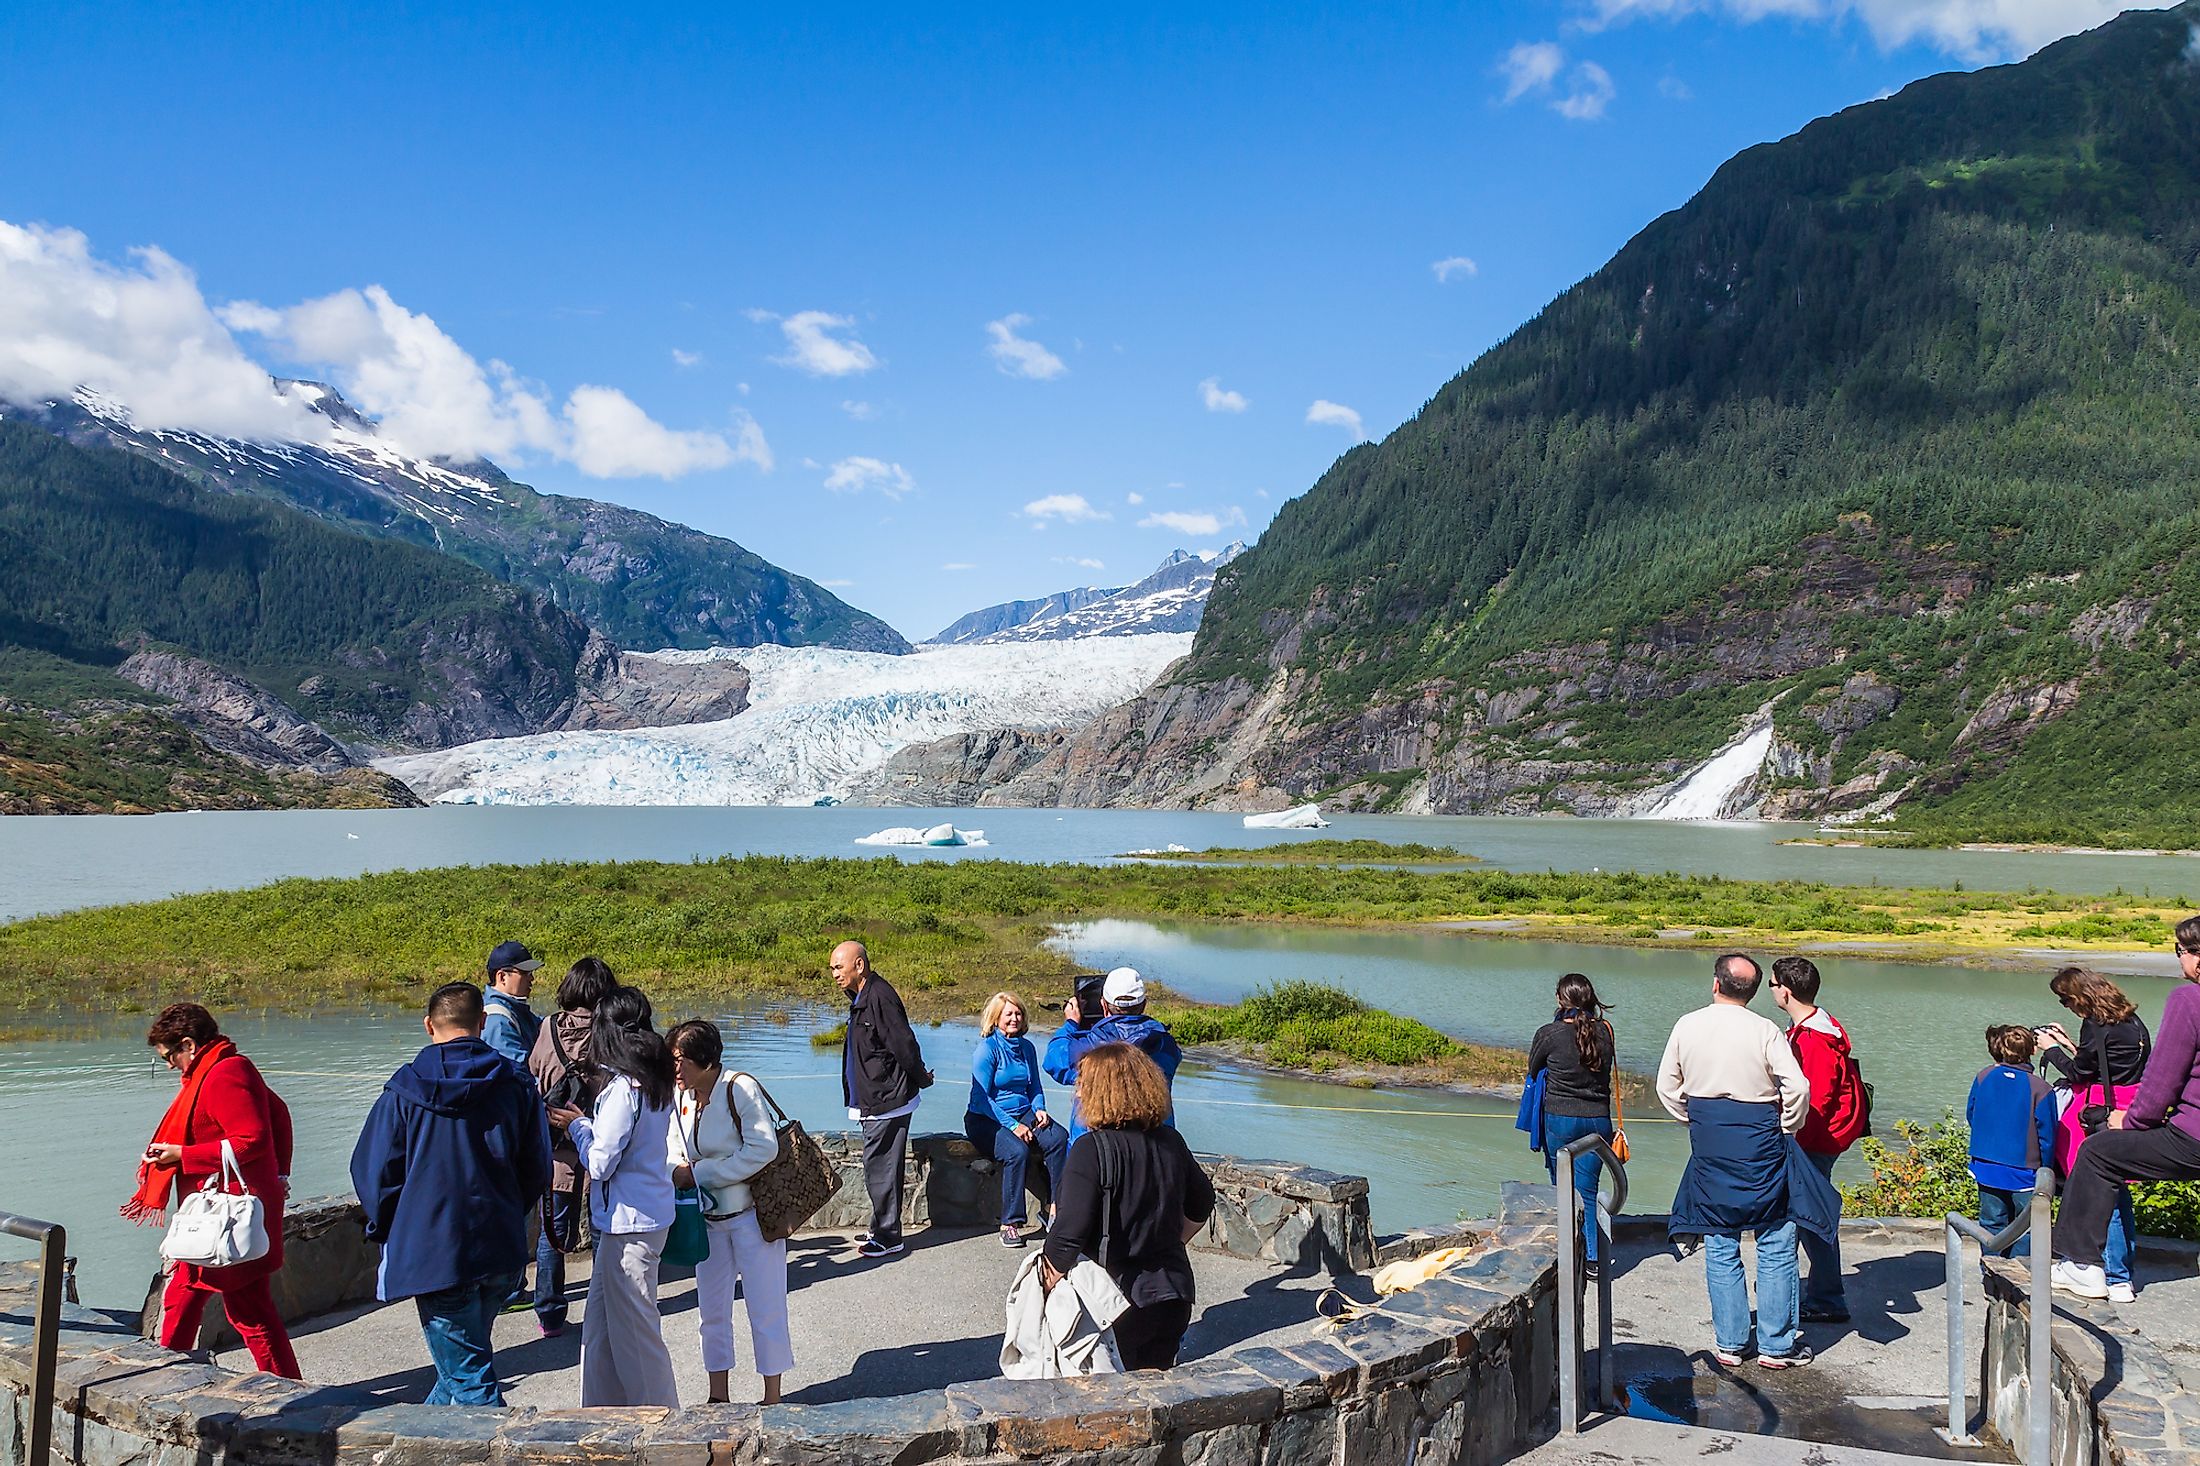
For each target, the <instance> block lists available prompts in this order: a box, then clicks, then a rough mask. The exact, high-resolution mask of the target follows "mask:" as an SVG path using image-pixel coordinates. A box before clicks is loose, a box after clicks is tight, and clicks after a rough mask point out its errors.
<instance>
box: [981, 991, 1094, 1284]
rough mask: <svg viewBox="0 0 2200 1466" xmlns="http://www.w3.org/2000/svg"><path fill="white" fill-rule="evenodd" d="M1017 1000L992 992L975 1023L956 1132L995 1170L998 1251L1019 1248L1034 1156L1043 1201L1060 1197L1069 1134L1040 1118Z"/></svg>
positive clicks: (1039, 1091) (1042, 1096) (1035, 1056)
mask: <svg viewBox="0 0 2200 1466" xmlns="http://www.w3.org/2000/svg"><path fill="white" fill-rule="evenodd" d="M1027 1026H1028V1024H1027V1023H1026V1021H1025V1018H1024V1005H1023V1002H1022V1001H1021V1000H1020V999H1019V998H1017V996H1016V995H1015V994H1014V993H995V994H994V995H993V996H992V997H991V998H990V999H988V1000H987V1001H986V1005H985V1015H984V1017H983V1018H981V1019H980V1020H979V1022H978V1033H979V1038H978V1048H977V1051H976V1052H975V1053H973V1054H972V1055H971V1056H970V1103H969V1105H968V1106H967V1113H965V1114H964V1116H963V1133H964V1134H965V1135H968V1136H969V1137H970V1143H971V1144H972V1145H974V1146H976V1147H977V1148H978V1154H980V1155H983V1156H991V1157H992V1158H993V1159H994V1160H995V1161H997V1162H999V1163H1000V1167H1001V1245H1002V1246H1004V1247H1021V1246H1023V1245H1024V1220H1025V1211H1024V1175H1025V1173H1026V1171H1028V1170H1029V1168H1030V1166H1031V1162H1032V1159H1033V1158H1034V1157H1036V1158H1037V1159H1038V1160H1039V1162H1040V1163H1041V1164H1043V1165H1044V1166H1045V1167H1046V1171H1047V1198H1048V1200H1049V1201H1050V1202H1051V1201H1052V1200H1053V1199H1054V1198H1055V1197H1057V1196H1059V1195H1060V1194H1061V1186H1062V1167H1063V1165H1064V1163H1065V1162H1066V1161H1067V1160H1068V1157H1069V1132H1067V1131H1066V1130H1064V1129H1063V1128H1062V1125H1061V1123H1060V1122H1059V1121H1057V1120H1056V1119H1054V1117H1053V1116H1051V1115H1049V1114H1048V1113H1047V1097H1046V1091H1045V1090H1044V1089H1043V1088H1042V1087H1041V1086H1040V1082H1039V1052H1038V1050H1036V1049H1034V1048H1033V1047H1032V1046H1031V1040H1030V1039H1028V1038H1026V1037H1024V1030H1025V1028H1026V1027H1027Z"/></svg>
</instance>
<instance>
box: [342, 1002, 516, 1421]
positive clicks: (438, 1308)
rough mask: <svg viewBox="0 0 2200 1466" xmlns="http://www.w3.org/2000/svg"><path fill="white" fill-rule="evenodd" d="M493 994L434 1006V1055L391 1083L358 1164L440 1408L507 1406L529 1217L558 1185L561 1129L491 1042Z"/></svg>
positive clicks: (380, 1287) (386, 1281) (382, 1281)
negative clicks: (503, 1375) (487, 1018)
mask: <svg viewBox="0 0 2200 1466" xmlns="http://www.w3.org/2000/svg"><path fill="white" fill-rule="evenodd" d="M482 1016H483V1014H482V1000H481V989H479V988H477V987H475V986H474V985H473V984H472V983H466V982H453V983H446V984H444V985H443V986H442V987H440V988H437V989H436V991H435V995H434V996H433V997H431V998H429V999H428V1012H427V1017H426V1019H425V1020H424V1023H423V1026H424V1027H425V1028H426V1029H427V1031H428V1040H429V1042H428V1046H427V1047H426V1048H424V1049H422V1050H421V1051H420V1053H419V1054H418V1055H417V1056H415V1057H414V1059H413V1061H412V1062H411V1063H410V1064H407V1065H406V1066H405V1067H404V1068H402V1069H400V1070H398V1071H397V1072H396V1073H395V1074H393V1075H391V1076H390V1080H389V1083H387V1084H386V1085H384V1086H383V1087H382V1095H381V1098H379V1099H377V1100H376V1101H375V1102H374V1109H373V1110H372V1111H371V1112H370V1113H369V1114H368V1116H367V1124H366V1128H365V1129H364V1130H362V1131H361V1132H360V1134H359V1144H358V1145H357V1146H356V1147H355V1148H354V1149H353V1150H352V1154H351V1183H352V1185H353V1187H354V1188H356V1189H357V1191H358V1193H359V1202H360V1205H361V1206H363V1207H364V1208H365V1209H366V1214H367V1237H368V1238H369V1239H370V1240H371V1241H375V1242H379V1243H380V1244H382V1265H381V1267H380V1269H379V1270H378V1271H377V1272H376V1274H375V1296H376V1297H378V1298H381V1299H382V1300H384V1301H385V1302H387V1301H390V1300H393V1299H398V1298H410V1299H412V1300H413V1303H414V1306H415V1307H416V1308H418V1309H419V1312H420V1331H421V1333H422V1334H423V1335H425V1336H426V1338H427V1342H428V1357H429V1359H430V1360H432V1361H433V1362H434V1365H435V1389H434V1390H433V1391H432V1392H431V1393H430V1394H429V1396H428V1403H429V1404H431V1405H501V1404H503V1403H504V1388H503V1386H502V1385H501V1384H499V1383H498V1381H497V1372H496V1355H495V1353H494V1350H493V1346H492V1343H491V1340H490V1333H489V1329H490V1325H491V1324H492V1323H494V1322H495V1320H496V1316H497V1313H498V1311H499V1310H500V1309H501V1308H502V1307H503V1305H504V1300H505V1299H506V1298H509V1297H510V1296H511V1295H512V1293H513V1291H514V1290H515V1289H517V1288H518V1287H519V1282H520V1276H521V1274H522V1273H523V1272H524V1271H525V1270H526V1267H527V1260H528V1258H529V1257H530V1256H531V1255H532V1254H533V1249H532V1248H531V1247H530V1246H529V1244H528V1240H527V1218H528V1214H529V1212H530V1210H531V1209H532V1208H533V1207H534V1205H535V1204H536V1203H537V1202H538V1201H540V1200H541V1199H542V1194H543V1192H544V1191H545V1190H546V1189H547V1188H548V1187H549V1184H550V1127H549V1121H548V1120H547V1118H546V1117H545V1115H544V1113H543V1108H542V1097H541V1095H540V1094H538V1093H537V1092H536V1090H535V1086H534V1083H533V1082H532V1081H531V1080H529V1079H528V1077H527V1075H526V1074H525V1073H524V1072H523V1071H521V1070H518V1069H514V1068H513V1067H512V1066H511V1064H509V1063H507V1062H506V1061H505V1059H504V1058H503V1056H501V1055H500V1054H498V1053H497V1051H496V1050H495V1049H492V1048H490V1047H489V1046H488V1045H487V1044H485V1043H483V1042H482V1041H481V1025H482Z"/></svg>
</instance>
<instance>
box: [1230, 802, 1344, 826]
mask: <svg viewBox="0 0 2200 1466" xmlns="http://www.w3.org/2000/svg"><path fill="white" fill-rule="evenodd" d="M1328 824H1329V821H1327V820H1325V819H1323V818H1322V807H1321V806H1320V805H1318V804H1299V805H1293V806H1292V807H1291V808H1289V809H1279V810H1276V811H1275V812H1274V813H1272V814H1249V815H1247V816H1246V817H1245V828H1246V829H1248V830H1319V829H1325V828H1327V827H1328Z"/></svg>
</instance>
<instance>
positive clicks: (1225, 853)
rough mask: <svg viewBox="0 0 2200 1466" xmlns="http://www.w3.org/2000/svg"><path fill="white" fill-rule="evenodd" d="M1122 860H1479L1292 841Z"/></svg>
mask: <svg viewBox="0 0 2200 1466" xmlns="http://www.w3.org/2000/svg"><path fill="white" fill-rule="evenodd" d="M1124 858H1125V859H1134V860H1182V861H1200V860H1212V861H1221V862H1224V863H1227V864H1230V865H1478V864H1480V863H1481V859H1482V857H1481V856H1479V855H1469V854H1467V853H1466V852H1465V851H1464V850H1454V849H1452V848H1451V847H1450V846H1449V845H1423V844H1420V843H1418V842H1417V841H1411V840H1408V841H1404V842H1402V843H1399V844H1392V843H1391V842H1390V841H1387V840H1293V841H1289V842H1287V843H1284V844H1280V845H1253V846H1244V847H1236V846H1228V845H1214V846H1210V847H1208V848H1207V849H1205V850H1132V851H1129V852H1127V854H1126V855H1125V857H1124Z"/></svg>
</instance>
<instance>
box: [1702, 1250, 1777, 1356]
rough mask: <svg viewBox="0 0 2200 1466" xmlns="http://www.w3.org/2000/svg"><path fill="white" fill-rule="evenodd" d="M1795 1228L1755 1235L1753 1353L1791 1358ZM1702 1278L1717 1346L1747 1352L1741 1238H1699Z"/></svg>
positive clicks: (1746, 1295)
mask: <svg viewBox="0 0 2200 1466" xmlns="http://www.w3.org/2000/svg"><path fill="white" fill-rule="evenodd" d="M1795 1230H1796V1228H1795V1223H1794V1222H1792V1221H1786V1222H1782V1223H1780V1225H1779V1226H1777V1227H1767V1228H1765V1229H1764V1230H1763V1231H1761V1232H1759V1233H1757V1234H1756V1236H1757V1351H1758V1352H1759V1353H1760V1354H1772V1355H1781V1354H1792V1353H1794V1352H1795V1347H1796V1344H1797V1343H1798V1342H1799V1340H1798V1338H1797V1325H1796V1316H1795V1315H1796V1306H1797V1305H1796V1298H1795V1273H1796V1268H1795ZM1703 1277H1704V1282H1705V1284H1706V1285H1707V1286H1708V1287H1709V1288H1710V1291H1711V1333H1712V1337H1713V1338H1715V1339H1716V1340H1717V1341H1718V1344H1719V1347H1720V1348H1721V1349H1723V1350H1724V1351H1726V1352H1727V1353H1729V1354H1739V1353H1741V1352H1742V1351H1743V1350H1744V1349H1747V1348H1748V1347H1749V1322H1750V1318H1749V1279H1748V1278H1747V1277H1746V1276H1744V1275H1743V1272H1742V1239H1741V1237H1740V1236H1739V1235H1733V1234H1730V1235H1727V1236H1721V1235H1719V1234H1717V1233H1713V1234H1712V1235H1710V1236H1708V1237H1706V1238H1704V1239H1703Z"/></svg>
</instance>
